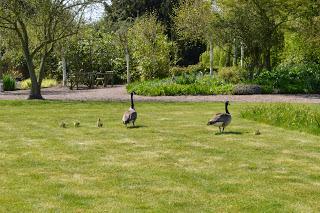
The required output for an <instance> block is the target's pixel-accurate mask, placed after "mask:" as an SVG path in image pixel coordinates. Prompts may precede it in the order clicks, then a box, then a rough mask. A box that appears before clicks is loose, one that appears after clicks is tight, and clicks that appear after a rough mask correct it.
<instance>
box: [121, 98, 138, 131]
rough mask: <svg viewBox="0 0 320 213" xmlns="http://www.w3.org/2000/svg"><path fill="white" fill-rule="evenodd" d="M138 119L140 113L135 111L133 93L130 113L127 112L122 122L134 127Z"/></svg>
mask: <svg viewBox="0 0 320 213" xmlns="http://www.w3.org/2000/svg"><path fill="white" fill-rule="evenodd" d="M137 117H138V113H137V112H136V110H135V109H134V103H133V93H131V106H130V108H129V110H128V111H126V112H125V113H124V114H123V116H122V122H123V124H125V125H127V124H129V123H132V124H133V126H134V123H135V121H136V119H137Z"/></svg>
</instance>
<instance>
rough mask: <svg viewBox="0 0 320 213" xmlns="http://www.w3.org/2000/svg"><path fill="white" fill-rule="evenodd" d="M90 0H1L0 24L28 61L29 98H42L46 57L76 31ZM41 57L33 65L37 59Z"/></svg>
mask: <svg viewBox="0 0 320 213" xmlns="http://www.w3.org/2000/svg"><path fill="white" fill-rule="evenodd" d="M91 3H93V1H92V0H73V1H70V0H2V1H1V2H0V28H2V29H4V30H9V31H13V32H15V34H16V38H17V39H18V40H19V46H20V47H21V49H22V51H23V55H24V58H25V60H26V63H27V67H28V71H29V74H30V78H31V82H32V86H31V90H30V95H29V99H42V95H41V83H42V79H43V78H44V76H45V65H46V60H47V58H48V57H49V55H50V54H51V52H52V51H53V49H54V47H55V44H56V43H57V42H59V41H60V40H62V39H64V38H67V37H69V36H71V35H74V34H76V33H77V30H78V28H79V26H80V24H81V23H82V13H83V11H84V9H85V8H86V7H87V6H88V5H89V4H91ZM37 58H39V59H40V64H39V65H38V67H39V68H38V69H36V67H37V66H36V65H37V64H35V63H36V59H37Z"/></svg>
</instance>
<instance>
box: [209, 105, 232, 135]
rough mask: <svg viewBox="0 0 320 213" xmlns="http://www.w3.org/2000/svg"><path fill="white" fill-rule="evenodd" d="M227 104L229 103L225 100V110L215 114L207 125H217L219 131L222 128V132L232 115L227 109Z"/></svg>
mask: <svg viewBox="0 0 320 213" xmlns="http://www.w3.org/2000/svg"><path fill="white" fill-rule="evenodd" d="M228 105H229V101H226V102H225V109H226V112H225V113H218V114H216V115H215V116H214V117H213V118H212V119H211V120H209V122H208V125H213V126H217V127H219V130H220V132H221V128H222V132H223V131H224V129H225V127H227V126H228V125H229V124H230V123H231V120H232V116H231V114H230V113H229V111H228Z"/></svg>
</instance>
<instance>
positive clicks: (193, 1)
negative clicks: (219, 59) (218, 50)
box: [174, 0, 217, 75]
mask: <svg viewBox="0 0 320 213" xmlns="http://www.w3.org/2000/svg"><path fill="white" fill-rule="evenodd" d="M214 6H215V5H214V4H212V2H211V1H209V0H182V1H181V2H180V6H179V7H178V8H177V9H176V13H175V14H176V16H175V18H174V24H175V28H176V30H177V33H178V35H179V36H180V37H181V38H183V39H192V40H194V41H207V42H208V44H209V47H210V75H213V42H214V41H213V40H214V39H215V38H216V37H215V21H216V14H217V10H216V9H215V7H214Z"/></svg>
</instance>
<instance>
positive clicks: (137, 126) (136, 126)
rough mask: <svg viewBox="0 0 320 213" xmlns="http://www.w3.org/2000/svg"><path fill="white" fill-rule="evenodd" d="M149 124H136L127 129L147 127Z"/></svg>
mask: <svg viewBox="0 0 320 213" xmlns="http://www.w3.org/2000/svg"><path fill="white" fill-rule="evenodd" d="M145 127H147V126H144V125H135V126H127V129H140V128H145Z"/></svg>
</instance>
